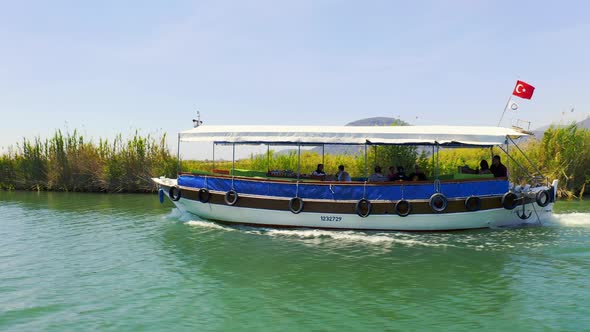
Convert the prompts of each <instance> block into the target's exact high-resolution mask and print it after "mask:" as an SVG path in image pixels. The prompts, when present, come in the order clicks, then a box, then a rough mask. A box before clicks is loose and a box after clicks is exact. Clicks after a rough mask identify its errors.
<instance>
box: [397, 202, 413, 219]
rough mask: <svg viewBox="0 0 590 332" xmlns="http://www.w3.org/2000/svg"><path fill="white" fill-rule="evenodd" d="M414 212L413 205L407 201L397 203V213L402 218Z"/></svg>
mask: <svg viewBox="0 0 590 332" xmlns="http://www.w3.org/2000/svg"><path fill="white" fill-rule="evenodd" d="M410 212H412V204H411V203H410V202H409V201H406V200H405V199H402V200H401V201H399V202H397V203H395V213H397V215H398V216H400V217H405V216H407V215H409V214H410Z"/></svg>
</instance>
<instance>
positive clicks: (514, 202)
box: [502, 191, 518, 210]
mask: <svg viewBox="0 0 590 332" xmlns="http://www.w3.org/2000/svg"><path fill="white" fill-rule="evenodd" d="M502 206H503V207H504V208H505V209H506V210H513V209H514V208H515V207H517V206H518V196H516V194H515V193H513V192H511V191H509V192H507V193H505V194H504V196H502Z"/></svg>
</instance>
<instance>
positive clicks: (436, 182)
mask: <svg viewBox="0 0 590 332" xmlns="http://www.w3.org/2000/svg"><path fill="white" fill-rule="evenodd" d="M435 143H436V145H435V146H434V147H433V149H434V148H436V152H435V154H436V157H435V160H436V164H435V166H434V192H436V193H438V192H440V179H439V178H438V177H439V174H438V173H439V172H438V171H439V151H440V146H439V145H438V142H435Z"/></svg>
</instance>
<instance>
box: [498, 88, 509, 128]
mask: <svg viewBox="0 0 590 332" xmlns="http://www.w3.org/2000/svg"><path fill="white" fill-rule="evenodd" d="M510 99H512V95H510V97H508V100H506V105H505V106H504V111H503V112H502V116H501V117H500V121H498V127H500V123H502V119H504V114H506V109H507V108H508V104H509V103H510Z"/></svg>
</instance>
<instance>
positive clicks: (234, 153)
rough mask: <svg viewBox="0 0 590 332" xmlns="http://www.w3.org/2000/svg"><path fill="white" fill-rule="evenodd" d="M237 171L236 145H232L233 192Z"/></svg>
mask: <svg viewBox="0 0 590 332" xmlns="http://www.w3.org/2000/svg"><path fill="white" fill-rule="evenodd" d="M235 170H236V143H232V155H231V190H234V177H235V174H236V172H235Z"/></svg>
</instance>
